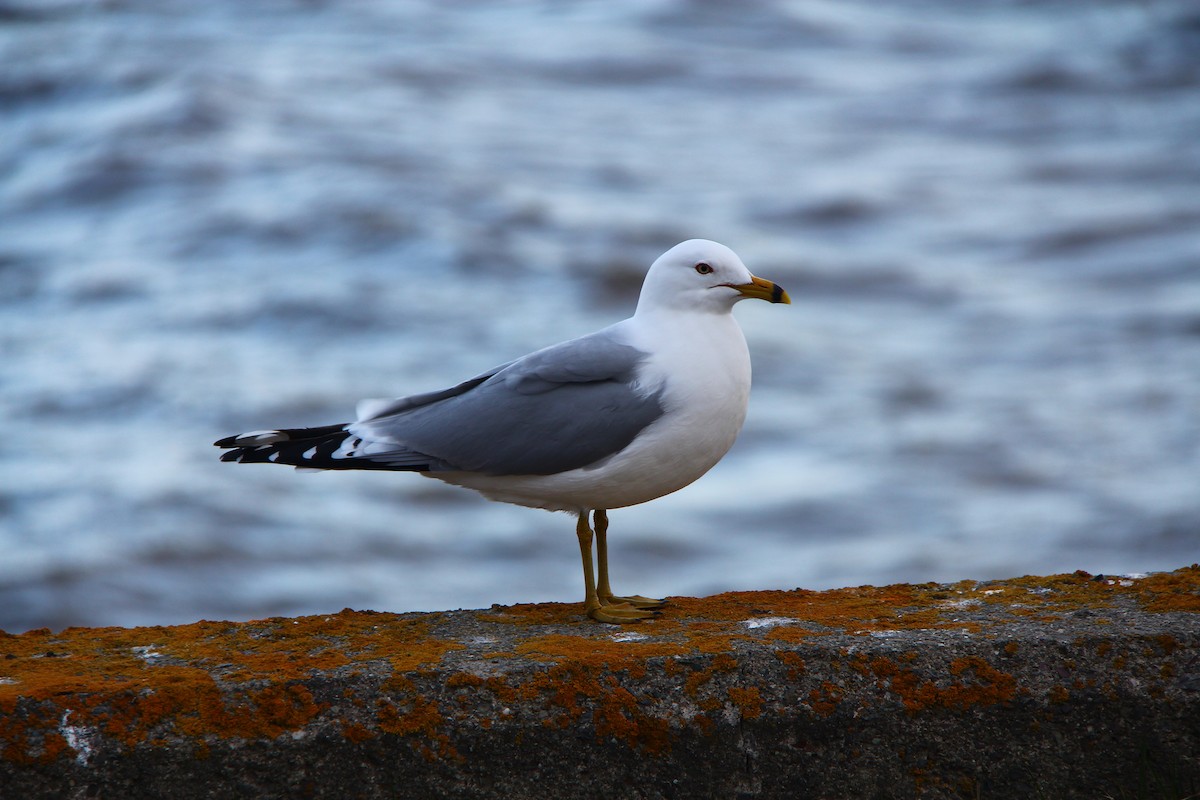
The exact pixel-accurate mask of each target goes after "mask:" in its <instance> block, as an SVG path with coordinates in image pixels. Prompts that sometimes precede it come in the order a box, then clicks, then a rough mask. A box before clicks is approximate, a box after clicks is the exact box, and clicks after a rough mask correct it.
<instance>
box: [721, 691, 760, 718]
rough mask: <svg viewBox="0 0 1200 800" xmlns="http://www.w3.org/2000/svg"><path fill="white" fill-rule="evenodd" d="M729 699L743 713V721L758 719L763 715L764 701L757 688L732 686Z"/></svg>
mask: <svg viewBox="0 0 1200 800" xmlns="http://www.w3.org/2000/svg"><path fill="white" fill-rule="evenodd" d="M729 699H730V701H731V702H732V703H733V704H734V705H735V706H737V708H738V711H739V712H741V715H742V719H756V718H757V717H759V716H760V715H761V714H762V709H763V699H762V695H761V694H760V693H759V691H758V687H757V686H746V687H741V686H730V687H729Z"/></svg>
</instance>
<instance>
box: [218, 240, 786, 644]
mask: <svg viewBox="0 0 1200 800" xmlns="http://www.w3.org/2000/svg"><path fill="white" fill-rule="evenodd" d="M746 298H757V299H760V300H768V301H770V302H772V303H790V302H791V300H790V299H789V298H788V295H787V292H785V291H783V289H782V288H780V287H779V286H777V285H776V284H774V283H772V282H770V281H766V280H763V279H762V278H756V277H755V276H753V275H751V274H750V271H749V270H747V269H746V267H745V265H744V264H742V261H741V259H739V258H738V257H737V255H736V254H735V253H734V252H733V251H732V250H730V249H729V248H728V247H725V246H724V245H721V244H717V243H716V242H710V241H707V240H704V239H690V240H688V241H686V242H683V243H681V244H678V245H676V246H675V247H672V248H671V249H670V250H668V251H667V252H666V253H664V254H663V255H661V256H660V257H659V258H658V259H657V260H656V261H655V262H654V264H652V265H651V267H650V271H649V272H648V273H647V274H646V280H645V282H644V283H643V285H642V291H641V295H640V297H639V298H638V304H637V309H636V310H635V311H634V314H633V316H632V317H630V318H629V319H626V320H623V321H621V322H618V323H616V324H615V325H610V326H609V327H607V328H604V329H603V330H600V331H597V332H595V333H592V334H588V335H587V336H581V337H579V338H578V339H571V340H570V341H567V342H563V343H561V344H556V345H553V346H551V347H547V348H544V349H542V350H538V351H537V352H534V353H530V354H529V355H527V356H524V357H523V358H519V359H517V360H516V361H510V362H509V363H507V364H503V365H501V366H499V367H496V368H495V369H491V370H488V371H487V372H484V373H483V374H481V375H477V376H475V377H474V378H471V379H470V380H468V381H465V382H463V383H460V384H458V385H457V386H454V387H452V388H450V389H444V390H442V391H438V392H428V393H425V394H416V395H411V396H409V397H402V398H399V399H395V400H364V401H362V402H360V403H359V404H358V408H357V412H358V414H357V416H358V419H357V420H356V421H354V422H350V423H347V424H343V425H327V426H323V427H319V428H297V429H286V430H272V431H253V432H250V433H243V434H240V435H238V436H230V437H227V438H225V439H221V440H220V441H218V442H216V446H217V447H222V448H227V449H228V450H229V452H226V453H224V454H222V456H221V460H222V461H240V462H242V463H258V462H267V463H274V464H290V465H292V466H296V467H302V468H310V469H384V470H398V471H403V472H419V473H421V474H422V475H425V476H428V477H431V478H438V479H439V480H443V481H446V482H447V483H453V484H456V485H458V486H465V487H467V488H470V489H475V490H476V491H478V492H480V493H482V494H483V495H485V496H486V497H488V498H490V499H492V500H500V501H503V502H506V503H516V504H517V505H522V506H529V507H533V508H545V509H549V510H551V511H569V512H571V513H573V514H576V515H577V518H578V519H577V523H576V526H575V530H576V535H577V536H578V538H579V551H580V554H581V556H582V558H583V577H584V587H585V596H584V597H585V599H584V604H585V610H586V612H587V615H588V616H589V617H591V618H592V619H594V620H598V621H600V622H613V623H616V622H631V621H636V620H641V619H645V618H647V617H651V616H653V615H654V614H655V611H654V609H656V608H658V607H660V606H662V604H663V601H661V600H654V599H651V598H647V597H641V596H637V595H635V596H632V597H620V596H617V595H615V594H614V593H613V591H612V588H611V587H610V586H609V580H608V543H607V533H608V516H607V513H606V511H607V509H612V508H624V507H625V506H632V505H637V504H638V503H645V502H647V501H649V500H654V499H656V498H659V497H662V496H663V495H667V494H670V493H671V492H674V491H677V490H679V489H682V488H683V487H685V486H687V485H688V484H690V483H691V482H692V481H694V480H696V479H697V478H699V477H700V476H701V475H703V474H704V473H706V472H708V470H709V469H711V468H712V466H713V465H714V464H716V463H717V462H718V461H720V460H721V457H722V456H724V455H725V453H726V452H728V451H729V448H730V447H731V446H733V442H734V439H736V438H737V435H738V431H740V430H741V428H742V422H743V421H744V420H745V418H746V402H747V400H748V398H749V394H750V354H749V352H748V351H747V350H746V339H745V337H744V336H743V335H742V329H741V328H740V327H739V326H738V324H737V321H736V320H734V318H733V314H732V313H730V312H731V311H732V310H733V306H734V304H735V303H737V302H738V301H740V300H745V299H746ZM589 514H592V515H593V519H594V524H595V539H596V562H597V565H598V568H599V574H598V575H597V574H595V572H594V571H593V562H592V537H593V530H592V527H591V526H590V525H589V521H588V516H589Z"/></svg>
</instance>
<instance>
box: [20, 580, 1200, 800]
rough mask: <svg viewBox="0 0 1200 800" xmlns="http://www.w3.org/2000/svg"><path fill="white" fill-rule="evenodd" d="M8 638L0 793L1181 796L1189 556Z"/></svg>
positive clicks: (1199, 649) (1194, 681)
mask: <svg viewBox="0 0 1200 800" xmlns="http://www.w3.org/2000/svg"><path fill="white" fill-rule="evenodd" d="M581 612H582V608H581V606H579V605H564V604H543V605H521V606H511V607H494V608H492V609H488V610H482V611H454V612H446V613H433V614H385V613H376V612H370V611H351V610H345V611H342V612H340V613H337V614H329V615H325V616H315V617H302V618H296V619H269V620H260V621H255V622H245V623H231V622H198V623H195V624H193V625H183V626H177V627H150V628H135V629H122V628H69V629H67V630H64V631H62V632H60V633H52V632H51V631H48V630H39V631H30V632H28V633H25V634H21V635H16V636H14V635H10V634H4V633H0V798H4V800H9V798H22V799H23V800H24V799H26V798H27V799H28V800H35V799H36V798H74V797H80V798H83V797H97V798H121V799H122V800H134V799H136V798H210V797H212V798H217V797H220V798H226V797H256V798H268V797H287V798H303V797H319V798H358V797H362V798H407V797H414V798H417V797H447V798H457V797H463V798H493V797H495V798H548V797H571V798H590V797H596V798H601V797H602V798H605V800H619V799H620V798H698V797H746V798H750V797H787V798H891V797H896V798H904V797H928V798H942V797H963V798H1017V797H1020V798H1068V797H1081V798H1084V797H1086V798H1106V797H1109V798H1174V799H1175V800H1178V798H1184V797H1192V796H1197V793H1198V792H1200V567H1198V566H1196V565H1193V566H1191V567H1187V568H1184V569H1180V570H1177V571H1175V572H1172V573H1160V574H1155V575H1149V576H1143V577H1139V578H1118V577H1107V576H1092V575H1088V574H1086V573H1075V574H1073V575H1056V576H1051V577H1026V578H1017V579H1012V580H1005V581H995V582H987V583H978V582H974V581H963V582H960V583H956V584H940V585H935V584H923V585H898V586H887V587H882V588H876V587H869V586H868V587H859V588H851V589H840V590H835V591H828V592H810V591H804V590H795V591H790V592H740V593H732V594H724V595H717V596H714V597H708V598H672V600H671V602H670V604H669V605H668V607H667V608H666V610H665V612H664V613H663V614H662V615H661V616H660V617H658V618H656V619H654V620H652V621H649V622H645V623H641V624H637V625H628V626H623V627H618V626H613V625H603V624H599V623H594V622H591V621H588V620H586V618H584V617H583V616H582V613H581Z"/></svg>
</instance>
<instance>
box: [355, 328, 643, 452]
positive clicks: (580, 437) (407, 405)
mask: <svg viewBox="0 0 1200 800" xmlns="http://www.w3.org/2000/svg"><path fill="white" fill-rule="evenodd" d="M645 357H646V354H645V353H643V352H642V351H640V350H638V349H637V348H634V347H630V346H629V345H625V344H621V343H620V342H617V341H616V340H615V339H613V338H612V336H611V335H610V334H609V333H608V332H607V331H601V332H599V333H594V334H591V335H589V336H584V337H582V338H580V339H573V340H571V341H569V342H564V343H562V344H559V345H555V346H553V347H549V348H546V349H545V350H539V351H538V352H536V353H532V354H530V355H528V356H525V357H524V358H522V359H519V360H517V361H513V362H511V363H509V364H506V365H504V366H502V367H498V368H497V369H495V370H493V371H490V372H487V373H484V374H483V375H479V376H476V377H475V378H472V379H471V380H469V381H466V382H464V383H461V384H459V385H458V386H455V387H454V388H452V389H447V390H444V391H441V392H431V393H429V394H425V395H415V396H413V397H409V398H402V399H401V400H397V401H394V402H392V403H390V404H387V405H384V406H379V405H376V406H373V407H371V408H372V410H373V411H374V412H375V413H374V414H372V415H371V416H369V417H368V418H366V419H360V420H359V421H358V422H355V423H353V424H352V425H350V426H349V428H348V430H349V431H350V433H351V434H352V435H353V436H354V437H359V438H361V439H362V442H361V443H359V444H357V445H355V446H354V450H355V452H354V453H353V455H352V456H351V457H353V458H366V459H370V460H372V461H377V462H381V463H386V464H389V465H392V466H394V467H396V468H400V469H403V468H404V467H406V466H408V467H410V468H411V467H412V466H413V465H427V469H428V470H429V471H431V472H438V471H467V472H479V473H484V474H488V475H549V474H552V473H556V472H565V471H567V470H571V469H577V468H579V467H586V466H588V465H589V464H594V463H596V462H597V461H600V460H601V459H604V458H606V457H608V456H611V455H613V454H614V453H618V452H620V451H621V450H623V449H624V448H625V447H626V446H627V445H628V444H629V443H630V442H632V441H633V439H634V437H636V436H637V435H638V433H640V432H641V431H642V430H644V429H645V428H646V426H648V425H649V424H650V423H652V422H654V420H656V419H658V418H659V417H660V416H662V413H663V410H662V406H661V404H660V402H659V396H658V395H657V394H646V393H644V392H642V391H639V390H638V389H636V388H635V387H634V385H633V384H634V379H635V377H636V372H637V367H638V364H639V363H641V361H642V360H643V359H644V358H645ZM348 455H349V454H348Z"/></svg>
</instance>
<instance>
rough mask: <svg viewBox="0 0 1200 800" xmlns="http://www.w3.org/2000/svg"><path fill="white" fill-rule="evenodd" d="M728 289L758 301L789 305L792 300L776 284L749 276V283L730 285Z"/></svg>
mask: <svg viewBox="0 0 1200 800" xmlns="http://www.w3.org/2000/svg"><path fill="white" fill-rule="evenodd" d="M729 286H730V288H732V289H737V290H738V291H739V292H741V293H742V294H743V295H745V296H746V297H753V298H755V299H758V300H767V301H769V302H772V303H787V304H788V305H791V302H792V298H790V297H788V293H787V292H785V291H784V290H783V287H782V286H780V285H779V284H777V283H771V282H770V281H767V280H763V279H762V278H756V277H754V276H753V275H751V276H750V282H749V283H731V284H729Z"/></svg>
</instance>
